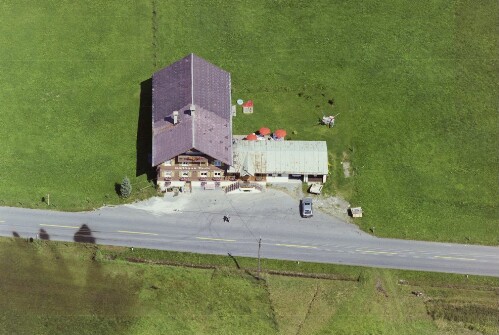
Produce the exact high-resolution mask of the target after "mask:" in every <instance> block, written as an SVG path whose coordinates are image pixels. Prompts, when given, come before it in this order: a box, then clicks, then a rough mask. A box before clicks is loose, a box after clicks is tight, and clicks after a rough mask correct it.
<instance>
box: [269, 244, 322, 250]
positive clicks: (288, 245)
mask: <svg viewBox="0 0 499 335" xmlns="http://www.w3.org/2000/svg"><path fill="white" fill-rule="evenodd" d="M276 245H277V246H279V247H290V248H307V249H317V247H313V246H310V245H298V244H276Z"/></svg>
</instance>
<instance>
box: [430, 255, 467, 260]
mask: <svg viewBox="0 0 499 335" xmlns="http://www.w3.org/2000/svg"><path fill="white" fill-rule="evenodd" d="M433 258H443V259H455V260H458V261H476V259H475V258H466V257H451V256H433Z"/></svg>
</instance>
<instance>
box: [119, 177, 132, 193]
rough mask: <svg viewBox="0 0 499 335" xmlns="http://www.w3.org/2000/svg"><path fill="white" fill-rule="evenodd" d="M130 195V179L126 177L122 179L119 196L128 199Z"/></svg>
mask: <svg viewBox="0 0 499 335" xmlns="http://www.w3.org/2000/svg"><path fill="white" fill-rule="evenodd" d="M130 194H132V184H131V183H130V179H128V177H125V178H123V181H122V182H121V186H120V195H121V196H122V197H123V198H128V197H129V196H130Z"/></svg>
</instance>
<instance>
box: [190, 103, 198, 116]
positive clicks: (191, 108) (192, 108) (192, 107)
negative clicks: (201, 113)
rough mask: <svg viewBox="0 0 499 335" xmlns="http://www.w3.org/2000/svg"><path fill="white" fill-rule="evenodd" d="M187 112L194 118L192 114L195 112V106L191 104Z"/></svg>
mask: <svg viewBox="0 0 499 335" xmlns="http://www.w3.org/2000/svg"><path fill="white" fill-rule="evenodd" d="M189 110H190V111H191V116H194V113H195V112H196V106H194V104H191V106H190V107H189Z"/></svg>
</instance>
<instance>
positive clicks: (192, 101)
mask: <svg viewBox="0 0 499 335" xmlns="http://www.w3.org/2000/svg"><path fill="white" fill-rule="evenodd" d="M230 89H231V79H230V73H228V72H227V71H224V70H222V69H221V68H219V67H217V66H215V65H213V64H211V63H209V62H207V61H206V60H204V59H202V58H201V57H198V56H196V55H194V54H190V55H188V56H186V57H184V58H183V59H181V60H179V61H177V62H175V63H173V64H172V65H170V66H168V67H166V68H164V69H162V70H159V71H158V72H156V73H154V74H153V76H152V90H153V92H152V165H153V166H156V165H158V164H161V163H163V162H164V161H167V160H169V159H172V158H173V157H175V156H178V155H180V154H182V153H184V152H186V151H188V150H191V149H196V150H198V151H201V152H203V153H204V154H207V155H209V156H210V157H212V158H215V159H217V160H220V161H222V162H224V163H226V164H229V165H231V164H232V117H231V102H230V99H231V96H230ZM192 105H193V106H194V108H195V112H194V113H191V111H190V110H191V106H192ZM174 111H178V112H179V113H178V123H177V124H174V123H173V112H174Z"/></svg>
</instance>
